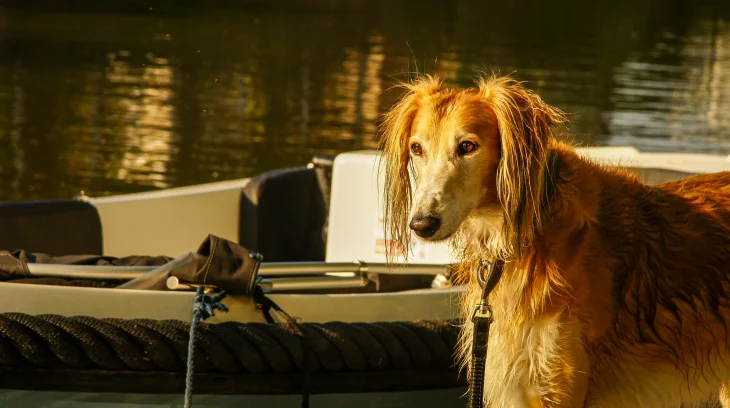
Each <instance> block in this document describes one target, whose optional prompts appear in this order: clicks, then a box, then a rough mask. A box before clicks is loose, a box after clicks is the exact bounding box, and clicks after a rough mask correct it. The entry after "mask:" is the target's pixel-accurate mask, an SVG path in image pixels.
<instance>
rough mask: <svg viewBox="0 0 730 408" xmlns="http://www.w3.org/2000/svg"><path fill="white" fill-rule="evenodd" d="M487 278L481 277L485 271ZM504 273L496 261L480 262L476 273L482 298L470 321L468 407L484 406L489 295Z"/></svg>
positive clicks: (499, 263)
mask: <svg viewBox="0 0 730 408" xmlns="http://www.w3.org/2000/svg"><path fill="white" fill-rule="evenodd" d="M487 269H488V270H489V276H487V277H486V278H485V277H484V276H483V275H484V271H485V270H487ZM502 272H504V261H503V260H501V259H497V260H496V261H495V262H494V263H493V264H490V263H489V262H488V261H482V262H481V263H480V264H479V270H478V271H477V281H478V282H479V286H481V287H482V297H481V299H479V301H478V302H477V304H476V305H475V306H474V311H473V312H472V314H471V321H472V324H474V342H473V343H472V348H471V381H470V382H471V386H470V387H469V388H470V393H469V407H471V408H482V407H483V406H484V375H485V374H486V373H485V365H486V362H487V346H488V343H489V326H490V325H491V324H492V322H493V321H494V313H493V312H492V306H490V305H489V294H490V293H492V290H494V288H495V287H496V286H497V283H498V282H499V279H500V278H501V277H502Z"/></svg>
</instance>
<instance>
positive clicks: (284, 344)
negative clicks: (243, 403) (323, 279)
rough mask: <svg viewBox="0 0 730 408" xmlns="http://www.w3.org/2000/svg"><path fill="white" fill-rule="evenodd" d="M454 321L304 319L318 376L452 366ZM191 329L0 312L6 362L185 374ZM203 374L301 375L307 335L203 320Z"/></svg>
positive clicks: (198, 337)
mask: <svg viewBox="0 0 730 408" xmlns="http://www.w3.org/2000/svg"><path fill="white" fill-rule="evenodd" d="M455 323H456V322H453V321H413V322H377V323H342V322H329V323H301V324H300V325H299V328H300V329H301V330H302V334H303V336H304V338H305V339H306V341H307V343H308V344H309V348H308V353H309V354H308V358H309V364H308V368H309V370H310V371H311V372H312V373H317V372H323V373H336V372H363V371H383V370H407V369H416V370H417V369H423V368H438V369H444V370H450V369H452V367H453V361H452V357H453V356H452V354H453V350H454V348H455V345H456V337H457V335H458V330H459V328H458V326H457V324H455ZM189 328H190V326H189V325H188V324H187V323H185V322H182V321H177V320H150V319H129V320H125V319H115V318H106V319H97V318H92V317H84V316H77V317H64V316H58V315H36V316H33V315H26V314H21V313H2V314H0V367H2V366H6V367H15V368H43V369H56V370H57V369H75V370H110V371H120V370H126V371H130V370H131V371H141V372H157V371H164V372H175V373H180V372H185V368H186V362H187V360H188V359H187V351H188V350H187V347H188V339H189V332H188V329H189ZM191 360H192V363H193V364H194V366H195V370H196V372H202V373H253V374H265V373H281V374H283V373H295V372H302V370H303V368H304V348H303V346H302V342H301V338H300V337H298V336H297V335H296V333H293V332H292V330H291V328H290V327H288V326H287V325H286V324H284V323H282V324H268V323H237V322H224V323H220V324H207V323H200V324H198V325H197V331H196V333H195V344H194V347H193V350H192V359H191Z"/></svg>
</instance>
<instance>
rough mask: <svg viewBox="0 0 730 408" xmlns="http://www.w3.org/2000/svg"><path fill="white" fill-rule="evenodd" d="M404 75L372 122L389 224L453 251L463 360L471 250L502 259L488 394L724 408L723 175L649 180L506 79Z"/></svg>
mask: <svg viewBox="0 0 730 408" xmlns="http://www.w3.org/2000/svg"><path fill="white" fill-rule="evenodd" d="M405 86H406V88H407V92H406V94H405V95H404V96H403V97H402V98H401V99H400V100H399V101H398V102H397V103H396V105H395V106H394V107H393V108H392V109H391V110H390V111H389V112H388V113H387V114H386V115H385V117H384V122H383V128H382V131H383V132H382V133H383V134H382V149H383V160H384V165H385V168H384V169H385V170H386V186H385V187H386V188H385V190H386V197H385V203H386V233H387V234H388V236H389V237H391V238H392V239H393V240H395V241H396V242H397V243H399V244H400V245H401V247H405V248H408V244H409V234H410V231H409V229H411V230H413V231H415V233H416V234H417V235H418V236H420V237H421V238H423V239H425V240H429V241H442V240H449V241H450V242H451V244H452V245H453V246H455V247H456V248H457V249H458V250H459V251H460V252H459V253H460V254H463V255H460V256H462V260H461V262H460V268H459V270H460V273H459V276H461V277H462V279H463V282H466V284H467V285H468V290H467V295H466V296H465V298H464V299H463V302H462V305H463V316H464V318H465V324H464V327H463V330H462V336H461V340H460V345H461V346H460V357H461V360H462V362H463V364H468V357H469V355H470V348H471V343H472V333H471V324H470V323H469V322H468V321H467V320H468V319H466V318H467V317H468V315H469V314H470V312H471V311H472V308H473V307H474V304H475V302H476V301H477V299H478V298H479V296H480V289H479V286H478V283H477V282H476V280H475V279H474V274H475V271H476V268H477V264H478V262H479V261H480V260H482V259H493V258H494V257H500V258H502V259H504V260H505V262H506V264H505V269H504V275H503V277H502V279H501V281H500V283H499V284H498V285H497V288H496V289H495V290H494V292H493V293H492V295H491V296H490V299H489V301H490V303H491V304H492V305H493V307H494V316H495V322H494V324H493V326H492V329H491V335H490V339H489V355H488V358H487V366H486V372H487V375H486V379H485V389H484V394H485V402H486V403H488V404H491V406H492V407H494V408H508V407H516V408H521V407H615V408H619V407H620V408H628V407H641V408H651V407H668V406H672V405H675V404H680V403H684V404H692V406H694V405H693V404H697V403H699V402H701V401H717V400H720V401H721V402H722V403H723V406H724V407H726V408H730V392H728V389H727V388H725V386H723V384H724V383H725V381H726V380H729V379H730V347H729V346H730V342H729V340H730V338H729V335H730V332H729V331H730V326H729V325H728V323H730V299H729V297H728V293H730V292H729V290H730V173H718V174H711V175H701V176H695V177H691V178H688V179H685V180H682V181H677V182H670V183H665V184H661V185H655V186H649V185H646V184H644V183H643V182H641V181H640V180H639V179H638V178H637V177H636V176H634V175H631V174H629V173H627V172H626V171H624V170H619V169H615V168H610V167H607V166H603V165H599V164H597V163H595V162H592V161H590V160H588V159H586V158H584V157H581V156H579V155H578V154H577V153H576V152H575V151H574V150H573V149H572V147H571V146H570V145H568V144H567V143H565V142H563V141H559V138H558V137H559V136H560V135H559V134H558V133H557V132H558V130H557V129H558V125H561V124H564V123H565V122H566V119H565V116H564V114H563V113H562V112H561V111H560V110H558V109H556V108H554V107H551V106H549V105H547V104H546V103H545V102H544V101H543V100H542V99H541V98H540V97H539V96H538V95H537V94H535V93H534V92H532V91H529V90H528V89H526V88H524V87H523V86H522V85H521V84H520V83H518V82H516V81H514V80H513V79H510V78H508V77H497V76H490V77H483V78H480V79H479V80H478V86H477V87H475V88H469V89H454V88H447V87H446V86H445V85H444V83H443V82H442V81H441V80H440V79H438V78H435V77H431V76H423V77H421V78H419V79H418V80H416V81H414V82H412V83H410V84H406V85H405ZM410 175H413V177H414V181H413V182H411V181H410V178H409V176H410ZM412 184H413V185H412Z"/></svg>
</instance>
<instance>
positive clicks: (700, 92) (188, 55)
mask: <svg viewBox="0 0 730 408" xmlns="http://www.w3.org/2000/svg"><path fill="white" fill-rule="evenodd" d="M61 3H63V4H64V5H63V7H65V9H64V8H63V7H62V6H60V5H57V4H61ZM104 3H108V4H106V5H103V4H104ZM115 3H120V4H115ZM122 3H123V4H122ZM175 3H176V2H173V1H171V0H164V1H141V0H136V1H129V2H98V1H90V0H89V1H83V0H76V1H68V2H54V1H51V0H38V1H34V2H25V1H24V0H15V1H13V0H0V199H2V200H10V199H29V198H54V197H69V196H72V195H74V194H77V193H79V192H80V191H85V192H86V193H87V194H90V195H105V194H114V193H122V192H132V191H142V190H149V189H156V188H165V187H173V186H181V185H189V184H194V183H203V182H208V181H214V180H225V179H232V178H238V177H246V176H250V175H253V174H255V173H258V172H262V171H265V170H269V169H273V168H277V167H282V166H294V165H302V164H305V163H307V162H308V161H309V159H310V158H311V156H312V155H313V154H315V153H318V152H324V153H337V152H341V151H347V150H353V149H361V148H366V149H369V148H374V147H375V146H376V135H375V131H376V125H377V120H378V117H379V115H380V114H381V113H382V112H383V111H384V110H385V109H387V108H388V107H389V106H390V105H391V104H392V103H393V101H394V100H395V98H396V97H397V96H398V95H399V93H398V92H399V91H396V90H391V89H389V88H390V87H391V86H392V85H393V83H394V80H395V79H398V80H403V79H407V78H408V72H412V71H415V69H416V66H415V65H417V69H418V70H419V71H420V72H429V73H438V74H440V75H442V76H444V77H446V78H447V79H449V80H451V81H453V83H455V84H457V85H469V84H470V83H471V82H470V81H471V78H473V77H474V76H475V74H476V73H477V72H478V71H479V70H490V69H499V70H500V71H501V72H502V73H510V72H514V73H515V75H516V76H517V77H518V78H519V79H522V80H527V81H529V83H528V86H530V87H533V88H534V89H537V90H538V91H539V92H540V94H541V95H542V96H543V97H544V98H545V99H546V100H547V101H548V102H549V103H552V104H554V105H557V106H558V107H560V108H562V109H564V110H566V111H569V112H573V115H572V116H571V117H572V119H573V120H574V122H575V123H574V125H573V128H574V131H575V132H576V134H577V138H578V140H580V141H583V142H586V143H590V144H601V145H613V144H627V145H634V146H637V147H639V148H641V149H646V150H671V151H698V152H714V153H723V154H728V153H730V128H729V127H728V125H729V124H730V109H729V108H730V94H729V91H730V2H728V1H727V0H717V1H694V2H689V1H678V0H677V1H675V0H668V1H660V0H656V1H644V0H637V1H634V2H618V1H613V2H601V3H602V4H593V2H588V1H572V0H571V1H563V0H557V1H547V0H544V1H542V0H526V1H512V0H502V1H476V0H474V1H467V0H464V1H448V0H442V1H423V0H419V1H416V0H413V1H396V0H382V1H366V0H359V1H358V0H354V1H340V2H335V1H327V0H317V1H283V0H282V1H238V2H233V1H225V0H210V1H206V2H193V1H184V0H180V1H179V2H177V4H178V6H176V5H175ZM31 4H32V5H31ZM179 4H182V5H183V6H179ZM113 7H116V9H113ZM414 62H415V64H414Z"/></svg>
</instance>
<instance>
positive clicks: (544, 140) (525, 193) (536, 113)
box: [478, 76, 566, 256]
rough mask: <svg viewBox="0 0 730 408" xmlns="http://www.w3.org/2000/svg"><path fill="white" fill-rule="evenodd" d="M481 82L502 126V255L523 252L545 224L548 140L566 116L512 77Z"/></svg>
mask: <svg viewBox="0 0 730 408" xmlns="http://www.w3.org/2000/svg"><path fill="white" fill-rule="evenodd" d="M478 85H479V90H480V92H481V94H482V96H483V97H484V99H485V100H486V101H487V103H488V104H489V106H490V108H491V109H492V111H493V114H494V115H495V117H496V120H497V126H498V129H499V138H500V143H499V146H500V149H501V151H500V159H499V160H500V163H499V167H498V171H497V195H498V197H499V200H500V203H501V205H502V208H503V210H504V215H505V218H504V225H503V229H502V233H503V234H502V239H503V243H504V245H503V250H504V251H507V254H504V255H505V256H507V255H508V254H509V253H513V252H516V253H517V254H519V253H520V252H521V247H522V246H523V245H530V243H531V242H532V239H533V238H534V235H535V233H536V232H537V231H540V230H541V228H542V223H543V218H544V216H545V212H546V211H547V208H546V206H547V205H548V204H549V202H548V201H546V200H545V197H546V196H550V194H551V192H550V191H547V190H548V189H554V188H555V185H554V183H553V182H552V181H551V180H552V175H551V174H549V172H550V171H552V170H553V169H552V168H551V167H553V166H552V165H553V164H554V162H555V160H554V157H549V156H550V155H549V154H548V144H549V142H550V140H551V139H553V138H554V136H553V133H552V132H553V128H554V126H556V125H559V124H562V123H564V122H566V118H565V115H564V113H563V112H561V111H560V110H559V109H557V108H554V107H552V106H550V105H548V104H546V103H545V102H544V101H543V100H542V99H541V98H540V97H539V96H538V95H537V94H536V93H534V92H532V91H530V90H528V89H526V88H524V87H523V86H522V85H521V84H520V83H519V82H517V81H515V80H513V79H511V78H509V77H496V76H491V77H489V78H482V79H480V81H479V83H478ZM553 181H554V180H553Z"/></svg>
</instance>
